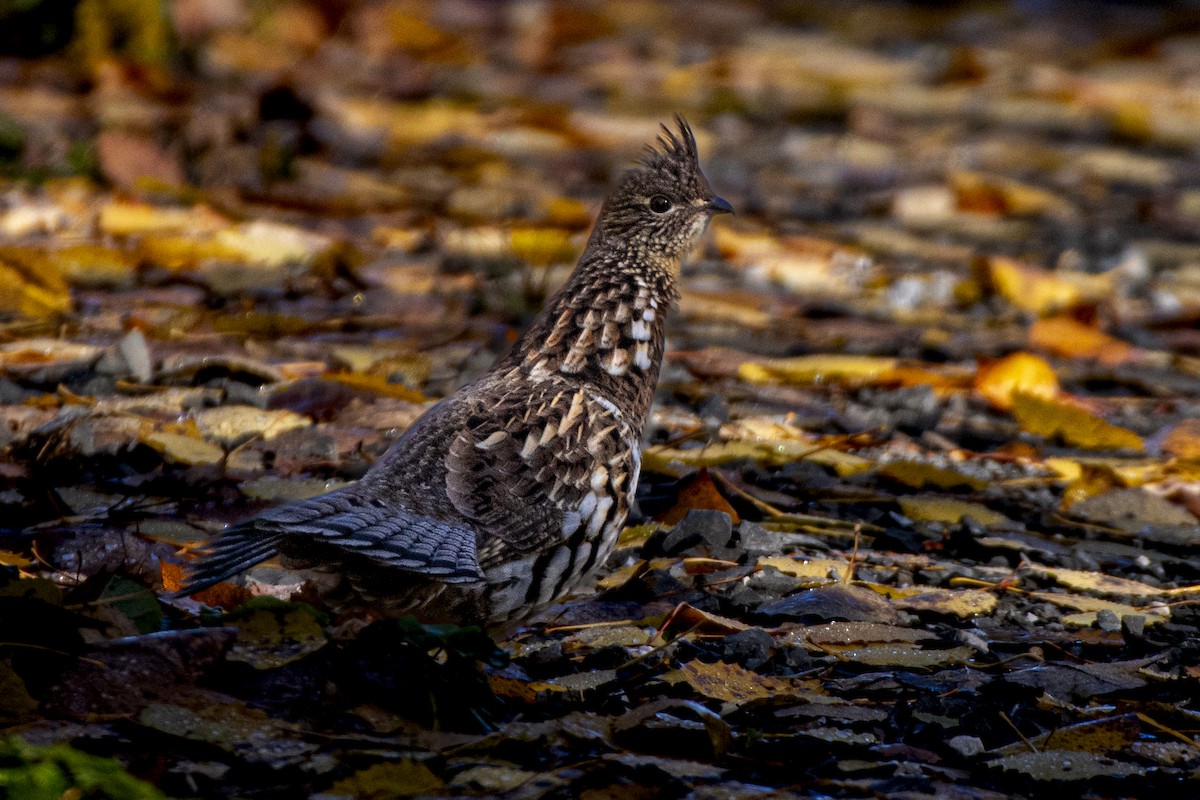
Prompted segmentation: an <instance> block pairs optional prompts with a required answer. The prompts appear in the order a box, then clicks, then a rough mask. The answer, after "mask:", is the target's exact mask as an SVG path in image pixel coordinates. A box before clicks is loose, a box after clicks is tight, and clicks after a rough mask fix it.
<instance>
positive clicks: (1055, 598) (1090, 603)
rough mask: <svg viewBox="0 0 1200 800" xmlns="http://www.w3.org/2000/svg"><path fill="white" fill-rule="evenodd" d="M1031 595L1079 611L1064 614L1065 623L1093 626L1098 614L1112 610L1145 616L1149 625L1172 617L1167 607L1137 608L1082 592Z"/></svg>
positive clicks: (1118, 615) (1120, 613)
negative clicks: (1082, 593) (1089, 595)
mask: <svg viewBox="0 0 1200 800" xmlns="http://www.w3.org/2000/svg"><path fill="white" fill-rule="evenodd" d="M1029 597H1030V599H1032V600H1037V601H1040V602H1043V603H1050V604H1052V605H1056V606H1058V607H1060V608H1070V609H1074V610H1075V611H1077V612H1079V613H1076V614H1068V615H1066V616H1064V617H1063V618H1062V620H1061V622H1062V623H1063V624H1064V625H1078V626H1084V627H1086V626H1091V625H1094V624H1095V623H1096V615H1097V614H1099V613H1100V612H1101V611H1111V612H1113V613H1114V614H1116V615H1117V617H1119V618H1124V617H1127V616H1138V617H1143V618H1144V619H1145V620H1146V624H1147V625H1158V624H1160V623H1163V622H1166V621H1167V620H1169V619H1170V618H1171V610H1170V609H1169V608H1166V607H1157V608H1144V609H1143V608H1135V607H1134V606H1129V605H1125V604H1124V603H1114V602H1113V601H1111V600H1101V599H1100V598H1098V597H1088V596H1087V595H1080V594H1059V593H1058V592H1030V593H1029Z"/></svg>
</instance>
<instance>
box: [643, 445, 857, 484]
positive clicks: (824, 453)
mask: <svg viewBox="0 0 1200 800" xmlns="http://www.w3.org/2000/svg"><path fill="white" fill-rule="evenodd" d="M739 458H749V459H753V460H755V461H759V462H762V463H764V464H776V465H779V464H788V463H791V462H793V461H809V462H811V463H814V464H820V465H821V466H827V467H830V468H832V469H833V470H834V471H835V472H837V474H838V475H839V476H841V477H843V478H846V477H849V476H851V475H858V474H860V473H863V472H867V471H868V470H869V469H870V468H871V462H870V461H867V460H866V459H865V458H861V457H859V456H856V455H852V454H850V453H843V452H840V451H838V450H832V449H829V448H821V447H816V446H814V445H812V444H811V443H809V442H798V441H782V442H775V443H773V444H768V443H761V442H721V443H718V444H712V445H708V446H707V447H697V448H695V449H691V450H681V449H678V448H674V447H662V446H656V447H648V448H646V450H645V451H644V452H643V453H642V468H643V469H645V470H647V471H650V472H660V473H664V474H668V475H671V474H677V472H676V469H675V467H676V466H684V467H715V466H718V465H720V464H725V463H728V462H730V461H736V460H737V459H739Z"/></svg>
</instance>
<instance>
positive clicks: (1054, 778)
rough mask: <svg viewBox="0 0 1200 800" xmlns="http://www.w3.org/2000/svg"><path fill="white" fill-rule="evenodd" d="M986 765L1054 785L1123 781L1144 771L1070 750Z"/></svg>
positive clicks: (1012, 756)
mask: <svg viewBox="0 0 1200 800" xmlns="http://www.w3.org/2000/svg"><path fill="white" fill-rule="evenodd" d="M988 763H989V766H991V767H992V768H994V769H1000V770H1005V771H1011V772H1018V773H1020V774H1022V775H1025V776H1027V777H1028V778H1030V779H1032V780H1034V781H1047V782H1052V783H1056V784H1057V783H1060V782H1063V781H1095V780H1098V779H1101V778H1105V777H1110V778H1124V777H1129V776H1131V775H1141V774H1142V773H1143V772H1144V771H1145V770H1144V768H1143V767H1140V766H1138V765H1136V764H1130V763H1128V762H1125V761H1118V760H1117V759H1114V758H1110V757H1108V756H1104V755H1099V754H1096V753H1080V752H1076V751H1071V750H1046V751H1044V752H1040V753H1018V754H1016V755H1011V756H1004V757H1002V758H998V759H995V760H993V761H990V762H988Z"/></svg>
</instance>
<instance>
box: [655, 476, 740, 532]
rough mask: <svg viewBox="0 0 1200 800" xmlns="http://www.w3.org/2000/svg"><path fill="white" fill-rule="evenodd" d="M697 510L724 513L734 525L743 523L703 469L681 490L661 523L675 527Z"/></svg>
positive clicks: (660, 520)
mask: <svg viewBox="0 0 1200 800" xmlns="http://www.w3.org/2000/svg"><path fill="white" fill-rule="evenodd" d="M696 508H704V509H709V510H711V511H721V512H724V513H725V514H728V515H729V519H730V520H732V521H733V524H734V525H736V524H738V523H739V522H741V517H739V516H738V513H737V511H734V509H733V506H731V505H729V501H728V500H726V499H725V498H724V497H723V496H722V495H721V491H720V490H719V489H718V488H717V485H716V484H715V483H713V479H712V476H711V475H709V473H708V470H707V469H706V468H703V467H701V468H700V470H699V471H698V472H697V473H696V474H695V475H693V476H692V477H691V478H690V479H688V480H687V481H685V482H684V484H683V486H681V487H680V489H679V499H678V500H677V501H676V502H675V505H673V506H672V507H671V508H670V509H668V510H667V512H666V513H665V514H663V515H662V517H660V518H659V522H661V523H663V524H664V525H674V524H676V523H678V522H680V521H682V520H683V518H684V517H686V516H687V515H688V512H689V511H691V510H693V509H696Z"/></svg>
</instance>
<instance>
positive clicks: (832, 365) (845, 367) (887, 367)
mask: <svg viewBox="0 0 1200 800" xmlns="http://www.w3.org/2000/svg"><path fill="white" fill-rule="evenodd" d="M896 364H897V361H896V359H894V358H878V357H875V356H852V355H842V356H797V357H796V358H775V359H770V360H768V361H748V362H746V363H745V364H742V366H741V368H739V369H738V377H739V378H741V379H742V380H744V381H748V382H750V383H773V382H774V383H800V384H824V383H833V384H845V385H850V386H861V385H864V384H871V383H876V382H879V381H881V380H885V379H886V378H888V377H889V375H890V374H891V372H892V370H893V369H895V367H896Z"/></svg>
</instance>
